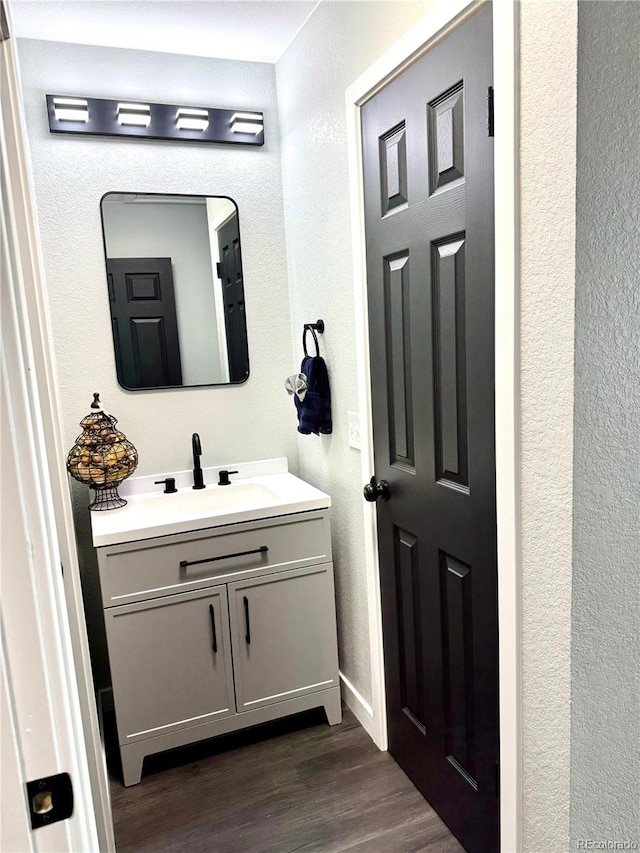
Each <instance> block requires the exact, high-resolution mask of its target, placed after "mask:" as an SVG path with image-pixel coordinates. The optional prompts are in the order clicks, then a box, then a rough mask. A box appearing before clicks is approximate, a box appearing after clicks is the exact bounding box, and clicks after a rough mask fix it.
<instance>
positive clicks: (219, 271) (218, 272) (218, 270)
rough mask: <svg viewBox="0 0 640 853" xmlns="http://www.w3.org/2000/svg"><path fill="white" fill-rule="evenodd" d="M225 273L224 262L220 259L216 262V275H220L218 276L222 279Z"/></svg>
mask: <svg viewBox="0 0 640 853" xmlns="http://www.w3.org/2000/svg"><path fill="white" fill-rule="evenodd" d="M223 274H224V273H223V271H222V264H221V263H220V262H219V261H218V262H217V263H216V275H217V277H218V278H220V279H221V278H222V276H223Z"/></svg>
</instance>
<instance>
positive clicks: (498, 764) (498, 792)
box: [496, 761, 500, 799]
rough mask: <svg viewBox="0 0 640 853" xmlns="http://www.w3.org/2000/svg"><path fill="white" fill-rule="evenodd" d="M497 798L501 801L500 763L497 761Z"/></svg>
mask: <svg viewBox="0 0 640 853" xmlns="http://www.w3.org/2000/svg"><path fill="white" fill-rule="evenodd" d="M496 797H497V799H500V763H499V762H498V761H496Z"/></svg>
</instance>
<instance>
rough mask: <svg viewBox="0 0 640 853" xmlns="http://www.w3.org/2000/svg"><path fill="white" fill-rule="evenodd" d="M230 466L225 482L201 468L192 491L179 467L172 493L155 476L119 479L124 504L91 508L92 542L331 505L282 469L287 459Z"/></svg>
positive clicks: (124, 539)
mask: <svg viewBox="0 0 640 853" xmlns="http://www.w3.org/2000/svg"><path fill="white" fill-rule="evenodd" d="M273 463H279V464H276V465H274V464H273ZM282 463H284V466H283V464H282ZM234 467H236V468H237V469H238V474H237V475H236V476H234V478H233V480H232V482H231V484H230V485H228V486H219V485H216V482H217V474H218V469H205V482H206V483H207V487H206V488H205V489H197V490H194V489H192V488H191V485H192V477H191V472H187V471H180V472H178V473H176V474H175V479H176V485H177V487H178V491H177V492H176V493H175V494H165V493H164V492H163V491H162V488H161V487H159V486H158V485H156V484H155V483H154V479H158V477H157V476H156V477H155V478H154V477H152V476H151V477H138V478H131V479H130V480H128V481H126V489H125V488H124V484H123V487H121V488H120V493H121V494H122V495H123V496H124V497H125V498H126V500H127V505H126V506H124V507H122V508H121V509H115V510H107V511H104V512H92V513H91V529H92V532H93V544H94V545H95V546H96V547H102V546H105V545H116V544H119V543H122V542H133V541H138V540H140V539H150V538H153V537H157V536H169V535H171V534H174V533H183V532H184V533H186V532H188V531H191V530H203V529H205V528H209V527H220V526H222V525H225V524H236V523H239V522H243V521H252V520H258V519H261V518H273V517H275V516H278V515H288V514H290V513H296V512H309V511H311V510H315V509H325V508H327V507H329V506H331V499H330V497H329V495H327V494H325V493H324V492H321V491H320V490H319V489H316V488H315V487H314V486H311V485H310V484H309V483H305V482H304V480H301V479H300V478H299V477H296V476H294V475H293V474H290V473H288V472H287V471H286V460H273V461H271V460H268V461H267V462H261V463H244V464H242V463H241V464H238V465H236V466H234ZM283 467H284V468H285V470H282V469H283ZM163 476H164V475H163Z"/></svg>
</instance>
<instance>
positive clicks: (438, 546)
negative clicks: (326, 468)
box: [362, 5, 499, 851]
mask: <svg viewBox="0 0 640 853" xmlns="http://www.w3.org/2000/svg"><path fill="white" fill-rule="evenodd" d="M491 24H492V13H491V6H490V5H486V6H484V7H482V8H481V9H480V10H479V11H478V12H476V13H475V14H474V15H473V16H472V17H471V18H469V19H468V20H467V21H466V22H465V23H464V24H462V25H461V26H460V27H459V28H458V29H456V30H455V31H453V32H452V33H451V34H450V35H449V36H448V37H447V38H446V39H444V40H443V41H442V42H440V43H439V44H437V45H436V46H435V47H434V48H433V49H432V50H431V51H429V52H428V53H427V54H426V55H425V56H424V57H422V58H421V59H420V60H418V61H417V62H416V63H415V64H414V65H412V66H411V67H410V68H408V69H407V70H406V71H405V72H404V73H403V74H401V75H400V76H399V77H397V78H396V79H395V80H394V81H392V82H391V83H390V84H389V85H388V86H386V87H385V88H384V89H383V90H382V91H381V92H379V93H378V94H377V95H376V96H375V97H374V98H373V99H372V100H371V101H369V102H368V103H367V104H366V105H365V106H364V107H363V109H362V128H363V162H364V188H365V225H366V249H367V279H368V300H369V327H370V345H371V374H372V402H373V426H374V451H375V466H376V470H375V474H376V477H377V478H378V479H384V480H387V481H388V483H389V486H390V491H391V497H390V500H389V501H387V502H384V501H378V504H377V516H378V537H379V553H380V576H381V591H382V616H383V633H384V650H385V653H384V657H385V673H386V685H387V713H388V724H389V745H390V751H391V753H392V755H393V756H394V757H395V758H396V760H397V761H398V763H399V764H400V765H401V766H402V767H403V769H404V770H405V772H407V774H408V775H409V776H410V777H411V778H412V780H413V781H414V782H415V784H416V785H417V786H418V788H419V789H420V790H421V791H422V793H423V794H424V795H425V797H426V798H427V799H428V800H429V802H430V803H431V804H432V805H433V806H434V808H435V809H436V811H438V812H439V814H440V815H441V816H442V818H443V819H444V820H445V822H446V823H447V824H448V825H449V826H450V828H451V829H452V830H453V832H454V833H455V834H456V835H457V836H458V838H459V839H460V840H461V841H462V843H463V844H464V845H465V847H466V848H467V849H468V850H470V851H495V850H497V849H498V848H499V823H498V813H499V810H498V799H497V791H496V766H497V761H498V717H497V714H498V710H497V709H498V701H497V700H498V680H497V636H498V635H497V561H496V520H495V447H494V386H493V377H494V284H493V150H492V140H491V139H490V138H489V137H488V135H487V93H488V88H489V87H490V86H491V84H492V60H491V56H492V41H491Z"/></svg>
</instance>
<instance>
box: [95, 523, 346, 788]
mask: <svg viewBox="0 0 640 853" xmlns="http://www.w3.org/2000/svg"><path fill="white" fill-rule="evenodd" d="M98 565H99V571H100V585H101V590H102V597H103V605H104V618H105V628H106V635H107V645H108V651H109V662H110V667H111V679H112V684H113V697H114V706H115V712H116V722H117V728H118V738H119V744H120V752H121V757H122V768H123V777H124V784H125V785H127V786H128V785H133V784H135V783H137V782H139V781H140V777H141V772H142V762H143V760H144V756H145V755H150V754H152V753H156V752H161V751H163V750H165V749H171V748H173V747H176V746H181V745H183V744H187V743H190V742H193V741H196V740H201V739H203V738H208V737H213V736H215V735H219V734H224V733H227V732H230V731H234V730H236V729H240V728H245V727H247V726H251V725H256V724H258V723H263V722H266V721H268V720H272V719H276V718H278V717H282V716H285V715H288V714H292V713H296V712H298V711H302V710H307V709H309V708H314V707H318V706H324V708H325V711H326V714H327V719H328V721H329V723H330V724H332V725H333V724H335V723H338V722H340V720H341V707H340V689H339V681H338V658H337V641H336V619H335V603H334V584H333V565H332V562H331V539H330V530H329V520H328V515H327V513H326V512H309V513H300V514H298V515H295V516H283V517H279V518H272V519H265V520H262V521H257V522H247V523H243V524H234V525H228V526H226V527H221V528H216V529H209V530H200V531H195V532H193V533H190V534H188V533H183V534H178V535H175V536H164V537H158V538H156V539H147V540H144V541H139V542H129V543H122V544H118V545H112V546H106V547H102V548H98Z"/></svg>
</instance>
